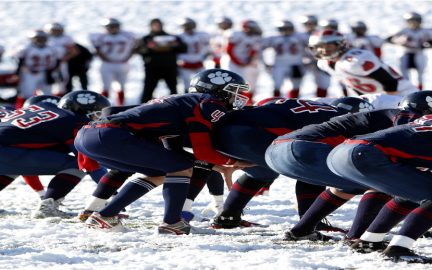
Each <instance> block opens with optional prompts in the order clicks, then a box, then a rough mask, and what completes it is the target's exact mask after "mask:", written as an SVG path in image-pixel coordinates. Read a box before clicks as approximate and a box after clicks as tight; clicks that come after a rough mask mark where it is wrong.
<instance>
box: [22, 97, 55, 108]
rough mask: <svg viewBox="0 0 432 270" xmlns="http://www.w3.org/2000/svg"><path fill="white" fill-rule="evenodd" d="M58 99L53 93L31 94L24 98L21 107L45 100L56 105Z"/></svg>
mask: <svg viewBox="0 0 432 270" xmlns="http://www.w3.org/2000/svg"><path fill="white" fill-rule="evenodd" d="M59 101H60V97H58V96H54V95H39V96H32V97H29V98H28V99H26V101H25V102H24V104H23V108H24V109H25V108H27V107H28V106H30V105H33V104H36V103H41V102H47V103H52V104H55V105H57V104H58V103H59Z"/></svg>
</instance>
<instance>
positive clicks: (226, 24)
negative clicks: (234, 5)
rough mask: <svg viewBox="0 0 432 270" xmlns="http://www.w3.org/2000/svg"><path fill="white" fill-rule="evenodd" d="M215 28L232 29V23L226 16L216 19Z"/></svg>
mask: <svg viewBox="0 0 432 270" xmlns="http://www.w3.org/2000/svg"><path fill="white" fill-rule="evenodd" d="M216 24H217V26H218V27H219V28H220V29H222V30H227V29H230V28H232V27H233V21H232V20H231V18H228V17H226V16H223V17H220V18H217V19H216Z"/></svg>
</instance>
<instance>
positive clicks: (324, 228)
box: [315, 218, 348, 233]
mask: <svg viewBox="0 0 432 270" xmlns="http://www.w3.org/2000/svg"><path fill="white" fill-rule="evenodd" d="M315 230H317V231H320V232H341V233H347V232H348V230H345V229H342V228H339V227H336V226H333V225H332V224H331V223H330V222H329V221H328V220H327V219H326V218H324V219H323V220H321V221H320V222H319V223H318V224H317V225H316V226H315Z"/></svg>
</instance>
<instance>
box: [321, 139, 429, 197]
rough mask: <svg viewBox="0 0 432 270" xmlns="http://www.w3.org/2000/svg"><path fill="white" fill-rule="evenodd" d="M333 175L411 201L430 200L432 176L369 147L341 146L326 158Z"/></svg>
mask: <svg viewBox="0 0 432 270" xmlns="http://www.w3.org/2000/svg"><path fill="white" fill-rule="evenodd" d="M327 163H328V166H329V168H330V169H331V170H332V171H334V172H335V173H337V174H339V175H341V176H343V177H345V178H348V179H350V180H352V181H355V182H357V183H359V184H362V185H365V186H369V187H371V188H374V189H376V190H379V191H381V192H384V193H386V194H391V195H395V196H400V197H403V198H406V199H408V200H411V201H414V202H420V201H422V200H425V199H427V200H431V199H432V174H431V173H430V172H429V171H426V172H422V171H420V170H418V169H416V167H415V166H413V165H410V164H405V163H401V162H394V161H392V160H390V159H389V157H388V156H387V155H386V154H384V153H383V152H381V151H380V150H378V149H377V148H375V147H374V146H373V145H364V144H341V145H339V146H338V147H336V148H335V149H334V150H333V151H332V152H331V153H330V154H329V156H328V159H327Z"/></svg>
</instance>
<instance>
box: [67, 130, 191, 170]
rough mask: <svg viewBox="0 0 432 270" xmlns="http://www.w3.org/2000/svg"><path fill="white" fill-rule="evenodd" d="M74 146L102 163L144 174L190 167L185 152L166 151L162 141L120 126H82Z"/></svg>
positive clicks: (111, 167)
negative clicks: (142, 135)
mask: <svg viewBox="0 0 432 270" xmlns="http://www.w3.org/2000/svg"><path fill="white" fill-rule="evenodd" d="M75 147H76V149H77V150H78V151H80V152H81V153H83V154H84V155H86V156H88V157H90V158H92V159H94V160H96V161H98V162H99V163H100V164H101V165H102V166H104V167H107V168H110V169H117V170H121V171H126V172H138V173H142V174H145V175H147V176H164V175H165V174H167V173H170V172H177V171H182V170H186V169H189V168H192V167H193V160H192V159H190V158H189V156H188V155H187V154H185V153H182V152H178V151H173V150H168V149H166V148H164V146H163V144H162V143H157V142H152V141H149V140H146V139H144V138H142V137H138V136H135V135H134V134H132V133H131V132H130V131H128V130H127V129H123V128H112V127H104V128H96V127H90V128H82V129H81V130H80V131H79V132H78V134H77V137H76V138H75Z"/></svg>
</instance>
